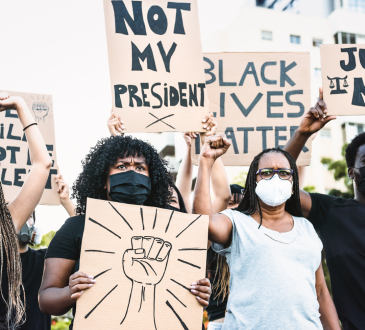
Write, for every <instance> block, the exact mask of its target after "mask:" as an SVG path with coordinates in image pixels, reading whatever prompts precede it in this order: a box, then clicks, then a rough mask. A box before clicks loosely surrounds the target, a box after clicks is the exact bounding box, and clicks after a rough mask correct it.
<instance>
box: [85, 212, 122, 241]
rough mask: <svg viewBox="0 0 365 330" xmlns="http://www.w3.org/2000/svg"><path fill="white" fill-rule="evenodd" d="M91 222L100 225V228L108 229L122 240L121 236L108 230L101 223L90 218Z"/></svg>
mask: <svg viewBox="0 0 365 330" xmlns="http://www.w3.org/2000/svg"><path fill="white" fill-rule="evenodd" d="M89 220H90V221H91V222H93V223H95V224H97V225H99V226H100V227H102V228H104V229H106V230H107V231H108V232H110V233H112V234H113V235H114V236H117V237H118V238H119V239H121V237H120V236H119V235H117V234H116V233H114V231H111V230H110V229H109V228H106V227H105V226H103V225H102V224H101V223H99V222H97V221H95V220H94V219H91V218H90V217H89Z"/></svg>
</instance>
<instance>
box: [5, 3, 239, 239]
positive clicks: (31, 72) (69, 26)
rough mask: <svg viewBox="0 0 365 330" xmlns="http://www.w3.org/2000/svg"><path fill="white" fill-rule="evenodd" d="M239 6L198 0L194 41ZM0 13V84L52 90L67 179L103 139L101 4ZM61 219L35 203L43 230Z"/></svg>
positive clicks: (107, 96)
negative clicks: (198, 29)
mask: <svg viewBox="0 0 365 330" xmlns="http://www.w3.org/2000/svg"><path fill="white" fill-rule="evenodd" d="M241 3H242V1H238V0H229V1H227V0H226V1H222V0H198V5H199V17H200V26H201V35H202V40H206V39H207V37H209V36H210V35H211V34H212V33H214V31H215V30H216V29H217V28H219V29H222V28H224V27H225V26H227V25H228V24H229V22H230V21H231V20H232V18H233V16H232V13H235V14H237V11H238V9H239V8H240V6H241ZM0 12H1V19H0V31H1V32H0V40H1V45H2V47H1V52H0V66H1V67H0V89H1V90H11V91H22V92H31V93H40V94H52V95H53V107H54V116H55V127H56V128H55V129H56V148H57V158H58V164H59V166H60V170H61V172H62V173H63V175H64V177H65V179H66V180H67V181H68V182H69V183H70V184H72V183H73V182H74V180H75V179H76V177H77V175H78V173H79V172H80V169H81V160H82V159H83V158H84V156H85V155H86V154H87V152H88V151H89V149H90V147H92V146H94V145H95V143H96V141H97V140H98V139H100V138H101V137H105V136H108V130H107V127H106V120H107V118H108V116H109V113H110V110H111V93H110V82H109V68H108V58H107V48H106V37H105V27H104V13H103V1H102V0H92V1H90V0H77V1H75V0H62V1H54V0H32V1H29V0H8V1H1V2H0ZM66 218H67V213H66V212H65V211H64V210H63V209H62V208H61V207H56V206H40V207H38V208H37V221H38V224H41V225H42V228H43V231H44V233H46V232H48V231H49V230H57V229H58V228H59V227H60V226H61V225H62V223H63V222H64V221H65V220H66Z"/></svg>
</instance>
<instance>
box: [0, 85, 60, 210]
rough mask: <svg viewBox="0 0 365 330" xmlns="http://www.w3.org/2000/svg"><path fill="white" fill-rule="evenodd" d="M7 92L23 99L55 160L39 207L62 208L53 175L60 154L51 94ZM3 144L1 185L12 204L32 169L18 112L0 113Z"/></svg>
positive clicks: (0, 153) (0, 148)
mask: <svg viewBox="0 0 365 330" xmlns="http://www.w3.org/2000/svg"><path fill="white" fill-rule="evenodd" d="M7 92H8V93H9V94H10V96H21V97H22V98H23V99H24V101H25V103H26V104H27V105H28V108H29V110H30V112H31V114H32V115H33V117H34V120H35V122H36V123H37V124H38V128H39V130H40V132H41V134H42V136H43V139H44V142H45V143H46V146H47V149H48V151H49V155H50V156H51V158H52V167H51V170H50V174H49V177H48V181H47V184H46V186H45V189H44V192H43V195H42V198H41V200H40V202H39V204H41V205H59V204H60V196H59V194H58V192H57V189H58V186H57V184H56V183H55V182H54V176H55V175H57V154H56V141H55V133H54V117H53V101H52V95H43V94H31V93H21V92H9V91H7ZM0 141H1V144H0V170H1V182H2V184H3V189H4V195H5V199H6V201H7V202H10V201H12V200H13V199H14V198H15V196H16V195H17V194H18V193H19V191H20V189H21V187H22V186H23V184H24V180H25V178H26V176H27V174H28V172H29V171H30V169H31V167H32V164H31V159H30V155H29V148H28V143H27V138H26V135H25V133H24V132H23V126H22V124H21V122H20V120H19V118H18V115H17V112H16V110H6V111H3V112H0Z"/></svg>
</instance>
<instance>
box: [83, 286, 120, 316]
mask: <svg viewBox="0 0 365 330" xmlns="http://www.w3.org/2000/svg"><path fill="white" fill-rule="evenodd" d="M117 286H118V284H117V285H116V286H115V287H114V288H113V289H111V290H110V291H109V292H108V293H107V294H106V295H105V296H104V297H103V299H101V300H100V301H99V302H98V303H97V304H96V306H95V307H94V308H93V309H92V310H91V311H90V312H89V313H87V314H86V315H85V319H87V318H88V317H89V316H90V315H91V313H92V312H93V311H94V310H95V309H96V308H97V307H98V306H99V305H100V304H101V303H102V302H103V300H104V299H105V298H106V297H107V296H109V295H110V294H111V293H112V292H113V291H114V290H115V289H116V288H117Z"/></svg>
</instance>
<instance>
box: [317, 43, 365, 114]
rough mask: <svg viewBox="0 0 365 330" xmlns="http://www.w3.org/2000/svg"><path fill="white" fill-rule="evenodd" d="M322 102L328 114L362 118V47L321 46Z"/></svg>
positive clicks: (364, 54) (364, 62) (364, 107)
mask: <svg viewBox="0 0 365 330" xmlns="http://www.w3.org/2000/svg"><path fill="white" fill-rule="evenodd" d="M320 50H321V66H322V86H323V99H324V101H325V102H326V104H327V108H328V114H329V115H343V116H349V115H354V116H357V115H365V101H364V96H365V85H364V78H365V45H321V48H320Z"/></svg>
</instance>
